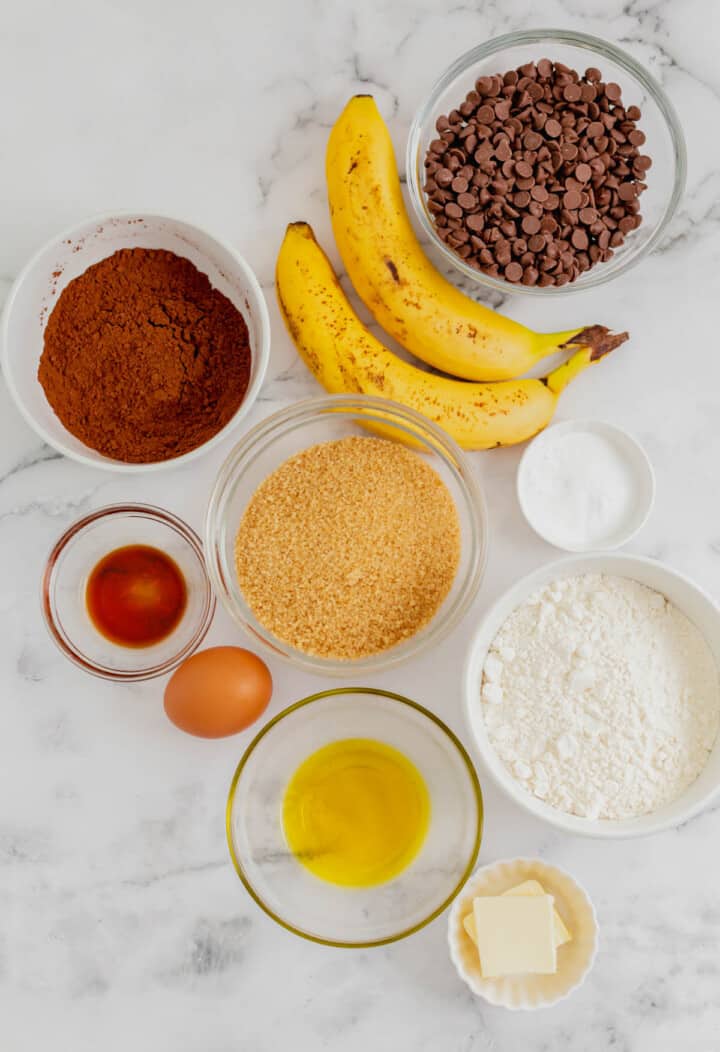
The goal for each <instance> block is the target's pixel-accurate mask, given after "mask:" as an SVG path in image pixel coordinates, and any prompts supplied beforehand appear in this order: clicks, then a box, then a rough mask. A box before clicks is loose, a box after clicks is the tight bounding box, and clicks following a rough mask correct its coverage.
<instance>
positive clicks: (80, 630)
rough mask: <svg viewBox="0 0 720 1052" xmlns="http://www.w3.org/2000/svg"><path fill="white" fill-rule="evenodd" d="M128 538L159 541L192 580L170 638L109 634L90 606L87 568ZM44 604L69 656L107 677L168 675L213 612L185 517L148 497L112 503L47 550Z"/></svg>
mask: <svg viewBox="0 0 720 1052" xmlns="http://www.w3.org/2000/svg"><path fill="white" fill-rule="evenodd" d="M129 544H147V545H150V546H151V547H153V548H159V549H160V550H161V551H162V552H164V553H165V554H166V555H169V556H170V557H171V558H172V559H174V560H175V562H176V563H177V565H178V566H179V568H180V570H181V571H182V574H183V576H184V578H185V583H186V585H187V606H186V608H185V612H184V613H183V616H182V618H181V620H180V622H179V624H178V625H177V626H176V628H174V629H173V631H172V632H171V633H170V635H169V636H167V638H165V639H163V640H161V641H160V642H159V643H154V644H153V645H152V646H148V647H124V646H119V645H118V644H116V643H113V642H111V641H110V640H109V639H106V638H105V636H103V635H101V634H100V632H99V631H98V630H97V629H96V628H95V626H94V625H93V623H92V621H91V620H90V615H89V614H88V610H87V604H86V601H85V590H86V587H87V580H88V576H89V574H90V573H91V571H92V570H93V568H94V567H95V566H96V565H97V563H98V562H99V561H100V559H102V557H103V556H104V555H107V554H108V552H111V551H113V550H114V549H115V548H122V547H124V546H125V545H129ZM41 600H42V611H43V615H44V617H45V623H46V625H47V627H48V631H49V632H50V635H51V637H52V639H53V640H54V642H55V643H56V644H57V646H58V647H59V648H60V650H61V651H62V653H63V654H64V655H65V657H66V658H68V659H69V660H70V661H72V662H74V663H75V664H76V665H78V666H79V667H80V668H82V669H84V671H85V672H90V673H92V675H94V676H100V677H102V678H103V679H111V680H117V681H119V682H126V683H127V682H130V681H133V680H141V679H152V678H153V677H154V676H163V675H165V674H166V673H168V672H171V671H172V670H173V669H174V668H177V666H178V665H179V664H180V663H181V662H182V661H184V660H185V658H186V657H189V656H190V654H192V653H193V651H194V650H195V649H196V648H197V647H198V646H199V645H200V643H201V642H202V640H203V639H204V638H205V635H206V634H207V631H208V629H209V627H210V622H211V621H212V619H213V614H214V613H215V597H214V595H213V594H212V591H211V589H210V582H209V580H208V576H207V572H206V570H205V559H204V557H203V550H202V542H201V540H200V538H199V537H198V535H197V534H196V533H195V531H194V530H191V529H190V527H189V526H188V525H186V523H184V522H183V521H182V519H179V518H177V516H175V515H172V514H170V512H167V511H163V510H162V508H154V507H151V506H150V505H148V504H113V505H109V506H108V507H105V508H99V509H98V511H94V512H92V513H91V514H90V515H86V516H85V517H84V518H82V519H79V520H78V521H77V522H76V523H73V525H72V526H71V527H70V528H69V529H68V530H66V531H65V533H64V534H63V535H62V537H60V538H59V540H58V541H57V542H56V544H55V545H54V547H53V549H52V551H51V552H50V555H49V556H48V560H47V564H46V566H45V572H44V574H43V579H42V596H41Z"/></svg>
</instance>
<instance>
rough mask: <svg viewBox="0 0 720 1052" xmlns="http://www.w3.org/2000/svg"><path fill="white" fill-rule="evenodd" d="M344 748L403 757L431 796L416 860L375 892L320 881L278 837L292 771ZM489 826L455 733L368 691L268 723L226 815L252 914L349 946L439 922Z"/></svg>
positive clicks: (335, 695) (244, 764)
mask: <svg viewBox="0 0 720 1052" xmlns="http://www.w3.org/2000/svg"><path fill="white" fill-rule="evenodd" d="M343 738H370V739H373V740H375V741H381V742H383V743H385V744H387V745H391V746H394V747H395V748H396V749H399V750H400V752H402V753H403V754H404V755H405V756H406V757H407V758H408V759H409V760H410V761H411V762H412V763H414V764H415V766H416V767H417V769H418V771H419V772H420V774H421V775H422V777H423V779H424V780H425V784H426V786H427V788H428V792H429V795H430V806H431V814H430V826H429V829H428V832H427V836H426V838H425V841H424V842H423V846H422V848H421V849H420V852H419V854H418V855H417V857H416V858H415V859H414V861H413V862H412V863H411V864H410V866H408V868H407V869H405V870H404V871H403V872H402V873H400V874H398V876H396V877H395V878H394V879H393V880H390V881H388V882H387V883H385V884H379V885H376V886H374V887H370V888H348V887H341V886H338V885H335V884H329V883H327V882H326V881H324V880H320V879H319V878H318V877H315V876H313V874H312V873H310V872H309V870H307V869H306V868H305V867H304V866H302V865H301V864H300V863H299V862H298V861H297V859H296V858H295V856H294V855H293V854H292V853H291V851H290V850H289V848H288V846H287V843H286V841H285V836H284V833H283V828H282V817H281V816H282V802H283V797H284V794H285V789H286V787H287V784H288V782H289V780H290V778H291V777H292V775H293V774H294V772H295V771H296V769H297V768H298V767H299V765H300V764H301V763H302V762H303V760H305V759H307V757H308V756H309V755H310V754H311V753H313V752H314V751H315V750H316V749H319V748H321V747H322V746H323V745H327V744H329V743H330V742H333V741H338V740H341V739H343ZM482 822H483V803H482V793H481V790H480V783H479V781H478V777H477V774H476V773H475V769H474V768H473V765H472V763H471V761H470V757H469V756H468V754H467V752H466V751H465V749H464V748H463V746H462V744H461V743H460V741H459V740H458V739H457V738H456V737H455V735H454V734H453V733H452V731H450V730H449V729H448V728H447V727H446V726H445V724H444V723H442V721H441V720H439V719H438V718H437V716H434V715H433V714H432V713H431V712H428V711H427V710H426V709H423V708H422V707H421V706H420V705H417V704H416V703H415V702H414V701H410V700H409V699H408V698H403V697H401V696H400V695H399V694H391V693H388V692H387V691H383V690H373V689H371V688H369V687H345V688H341V689H339V690H327V691H323V692H322V693H320V694H314V695H312V696H311V697H309V698H305V699H304V700H303V701H298V702H297V703H296V704H295V705H291V706H290V707H289V708H287V709H285V710H284V712H281V713H280V714H279V715H278V716H276V717H275V719H273V720H271V721H270V722H269V723H268V724H266V726H265V727H263V729H262V730H261V731H260V733H259V734H258V735H257V737H256V738H255V740H254V741H253V742H252V743H251V745H250V746H249V748H248V749H247V751H246V752H245V755H244V756H243V758H242V760H241V761H240V763H239V765H238V768H237V770H236V772H235V776H234V778H233V780H232V785H231V786H230V794H229V796H228V802H227V811H226V829H227V838H228V846H229V848H230V855H231V857H232V861H233V864H234V866H235V869H236V871H237V874H238V876H239V877H240V879H241V881H242V882H243V884H244V885H245V887H246V889H247V890H248V892H249V893H250V895H251V896H252V897H253V898H254V899H255V901H256V902H257V904H258V905H259V906H260V907H261V908H262V909H263V910H265V912H266V913H267V914H268V915H269V916H270V917H272V919H273V920H274V921H277V923H278V924H281V925H282V926H283V927H284V928H287V929H288V930H289V931H292V932H294V933H295V935H300V936H302V937H303V938H305V939H310V940H311V941H313V942H320V943H323V944H324V945H326V946H346V947H366V946H378V945H382V944H384V943H389V942H394V941H395V940H397V939H402V938H404V937H405V936H406V935H411V934H412V933H413V932H416V931H418V930H419V929H420V928H422V927H424V926H425V925H426V924H429V923H430V921H431V920H434V918H435V917H437V916H439V914H440V913H442V911H443V910H444V909H445V908H446V907H447V906H448V905H449V904H450V903H451V902H452V900H453V899H454V898H455V896H456V895H457V894H458V892H459V891H460V889H461V888H462V886H463V885H464V883H465V881H466V880H467V878H468V877H469V875H470V873H471V872H472V869H473V866H474V865H475V860H476V858H477V855H478V851H479V849H480V839H481V835H482Z"/></svg>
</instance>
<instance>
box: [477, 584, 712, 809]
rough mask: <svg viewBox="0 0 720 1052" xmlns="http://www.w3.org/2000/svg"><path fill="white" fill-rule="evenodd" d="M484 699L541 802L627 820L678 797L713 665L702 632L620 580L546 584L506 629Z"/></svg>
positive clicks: (692, 764) (707, 712)
mask: <svg viewBox="0 0 720 1052" xmlns="http://www.w3.org/2000/svg"><path fill="white" fill-rule="evenodd" d="M482 679H483V681H482V685H481V696H482V706H483V713H484V717H485V722H486V725H487V729H488V734H489V737H490V740H491V742H492V744H493V746H494V748H495V749H496V751H497V753H498V755H499V756H500V759H501V760H502V762H503V763H504V765H505V766H506V768H507V769H508V771H509V772H510V773H511V774H512V775H513V776H514V777H515V778H516V779H517V780H518V781H519V782H521V783H522V784H523V785H525V787H526V788H527V789H528V790H529V791H530V792H532V793H534V794H535V795H536V796H538V797H540V799H542V800H545V801H546V803H548V804H550V805H551V806H553V807H556V808H559V809H560V810H563V811H566V812H569V813H571V814H576V815H582V816H584V817H588V818H628V817H631V816H634V815H641V814H646V813H648V812H650V811H654V810H656V809H657V808H658V807H661V806H662V805H663V804H666V803H668V802H669V801H671V800H673V799H674V798H675V797H676V796H678V795H679V794H680V793H681V792H682V791H683V790H684V789H685V788H686V787H687V786H688V785H690V784H691V783H692V782H693V781H694V780H695V779H696V778H697V776H698V774H699V773H700V771H701V770H702V768H703V766H704V764H705V762H706V760H707V757H708V754H709V752H710V750H711V748H712V746H713V744H714V742H715V738H716V736H717V733H718V725H719V723H720V682H719V678H718V669H717V666H716V664H715V661H714V659H713V656H712V654H711V652H710V649H709V647H708V645H707V643H706V642H705V640H704V638H703V637H702V635H701V634H700V632H699V631H698V630H697V629H696V628H695V626H694V625H693V624H692V623H691V622H690V621H689V620H688V618H687V617H686V616H685V615H684V614H683V613H681V612H680V611H679V610H678V609H677V607H675V606H674V605H673V604H672V603H670V602H669V601H668V600H666V599H665V597H664V596H662V595H660V594H659V593H658V592H655V591H653V590H652V589H650V588H647V587H645V586H644V585H641V584H638V583H637V582H636V581H631V580H629V579H627V578H624V577H610V576H604V575H598V574H585V575H582V576H579V577H571V578H568V579H566V580H559V581H556V582H553V583H552V584H551V585H549V586H547V587H546V588H544V589H543V590H542V591H540V592H538V593H536V594H535V595H533V596H531V598H530V599H528V600H527V601H526V602H525V603H523V604H522V605H521V606H520V607H518V608H517V609H516V610H515V611H514V612H513V613H512V614H511V615H510V617H508V619H507V620H506V621H505V623H504V624H503V626H502V628H501V629H500V631H499V632H498V634H497V636H496V637H495V640H494V641H493V644H492V647H491V649H490V651H489V653H488V656H487V659H486V661H485V666H484V670H483V677H482Z"/></svg>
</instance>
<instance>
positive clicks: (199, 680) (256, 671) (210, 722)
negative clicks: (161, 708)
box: [165, 647, 272, 738]
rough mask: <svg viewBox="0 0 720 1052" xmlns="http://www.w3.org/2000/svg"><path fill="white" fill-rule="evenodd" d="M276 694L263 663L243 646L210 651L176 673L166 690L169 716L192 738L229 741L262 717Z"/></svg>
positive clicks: (197, 654)
mask: <svg viewBox="0 0 720 1052" xmlns="http://www.w3.org/2000/svg"><path fill="white" fill-rule="evenodd" d="M271 695H272V676H271V675H270V670H269V669H268V667H267V665H266V664H265V662H264V661H261V659H260V658H259V657H257V655H256V654H252V653H251V652H250V651H249V650H243V648H242V647H209V648H208V649H207V650H200V651H198V653H196V654H193V655H192V656H191V657H189V658H188V659H187V660H186V661H183V663H182V665H180V667H179V668H177V669H175V671H174V672H173V674H172V676H171V677H170V679H169V681H168V684H167V686H166V687H165V712H166V713H167V715H168V717H169V719H171V720H172V722H173V723H174V724H175V726H176V727H179V728H180V730H182V731H187V733H188V734H195V735H196V736H197V737H198V738H224V737H226V736H227V735H228V734H237V733H238V731H243V730H245V728H246V727H249V726H250V724H251V723H254V722H255V720H256V719H257V718H258V717H259V716H262V714H263V712H264V711H265V709H266V708H267V706H268V702H269V701H270V697H271Z"/></svg>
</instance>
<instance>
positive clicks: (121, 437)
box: [0, 212, 270, 474]
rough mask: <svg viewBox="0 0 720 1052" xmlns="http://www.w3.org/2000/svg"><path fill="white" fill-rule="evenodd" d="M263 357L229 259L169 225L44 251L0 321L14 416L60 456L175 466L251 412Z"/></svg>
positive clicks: (109, 222)
mask: <svg viewBox="0 0 720 1052" xmlns="http://www.w3.org/2000/svg"><path fill="white" fill-rule="evenodd" d="M269 355H270V320H269V316H268V311H267V305H266V303H265V298H264V296H263V292H262V289H261V288H260V285H259V283H258V281H257V278H256V277H255V275H254V273H253V271H252V270H251V268H250V267H249V265H248V264H247V263H246V262H245V260H244V259H243V258H242V256H241V255H240V254H239V253H238V252H237V251H236V249H235V248H234V247H233V246H232V245H230V244H228V243H226V242H223V241H221V240H220V239H218V238H217V237H214V236H213V235H211V234H209V233H208V232H207V231H205V230H202V229H201V228H200V227H197V226H194V225H192V224H190V223H187V222H185V221H183V220H180V219H173V218H171V217H169V216H164V215H157V214H154V213H148V212H125V213H123V212H121V213H113V214H106V215H99V216H96V217H94V218H91V219H86V220H84V221H82V222H81V223H78V224H77V225H76V226H74V227H72V228H71V229H69V230H66V231H65V232H64V233H61V234H58V235H56V236H55V237H53V238H51V240H50V241H48V242H47V244H46V245H44V246H43V248H41V249H40V250H39V251H38V252H37V253H36V255H35V256H34V257H33V258H32V259H31V260H30V262H29V263H28V264H27V265H26V266H25V268H24V269H23V270H22V271H21V273H20V274H19V275H18V277H17V279H16V281H15V283H14V284H13V286H12V288H11V290H10V293H9V295H8V297H7V300H6V303H5V307H4V310H3V313H2V317H1V319H0V361H1V364H2V371H3V374H4V376H5V380H6V382H7V385H8V389H9V391H10V394H11V396H12V398H13V400H14V401H15V404H16V406H17V408H18V409H19V410H20V412H21V413H22V415H23V416H24V417H25V419H26V420H27V422H28V423H29V424H30V426H31V427H32V428H33V429H34V430H35V431H36V432H37V434H38V435H39V436H40V437H41V438H42V439H43V441H44V442H47V443H48V445H50V446H52V447H53V448H54V449H56V450H57V451H58V452H59V453H62V454H63V455H64V456H67V457H71V458H72V459H73V460H77V461H79V462H80V463H82V464H87V465H89V466H91V467H99V468H103V469H105V470H107V471H115V472H125V473H136V474H137V473H139V472H148V471H158V470H162V469H164V468H173V467H177V466H178V465H180V464H184V463H186V462H188V461H190V460H193V459H195V458H196V457H198V456H200V455H202V454H203V453H206V452H208V451H209V450H210V449H212V448H214V447H215V446H216V445H218V443H220V442H222V441H223V439H225V438H226V437H227V436H228V435H229V434H231V433H232V431H233V430H234V429H235V428H237V427H238V425H239V424H240V423H241V422H242V420H243V419H244V418H245V417H246V415H247V414H248V413H249V412H250V409H251V408H252V406H253V404H254V402H255V400H256V398H257V395H258V392H259V390H260V387H261V385H262V382H263V379H264V376H265V371H266V368H267V363H268V360H269Z"/></svg>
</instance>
